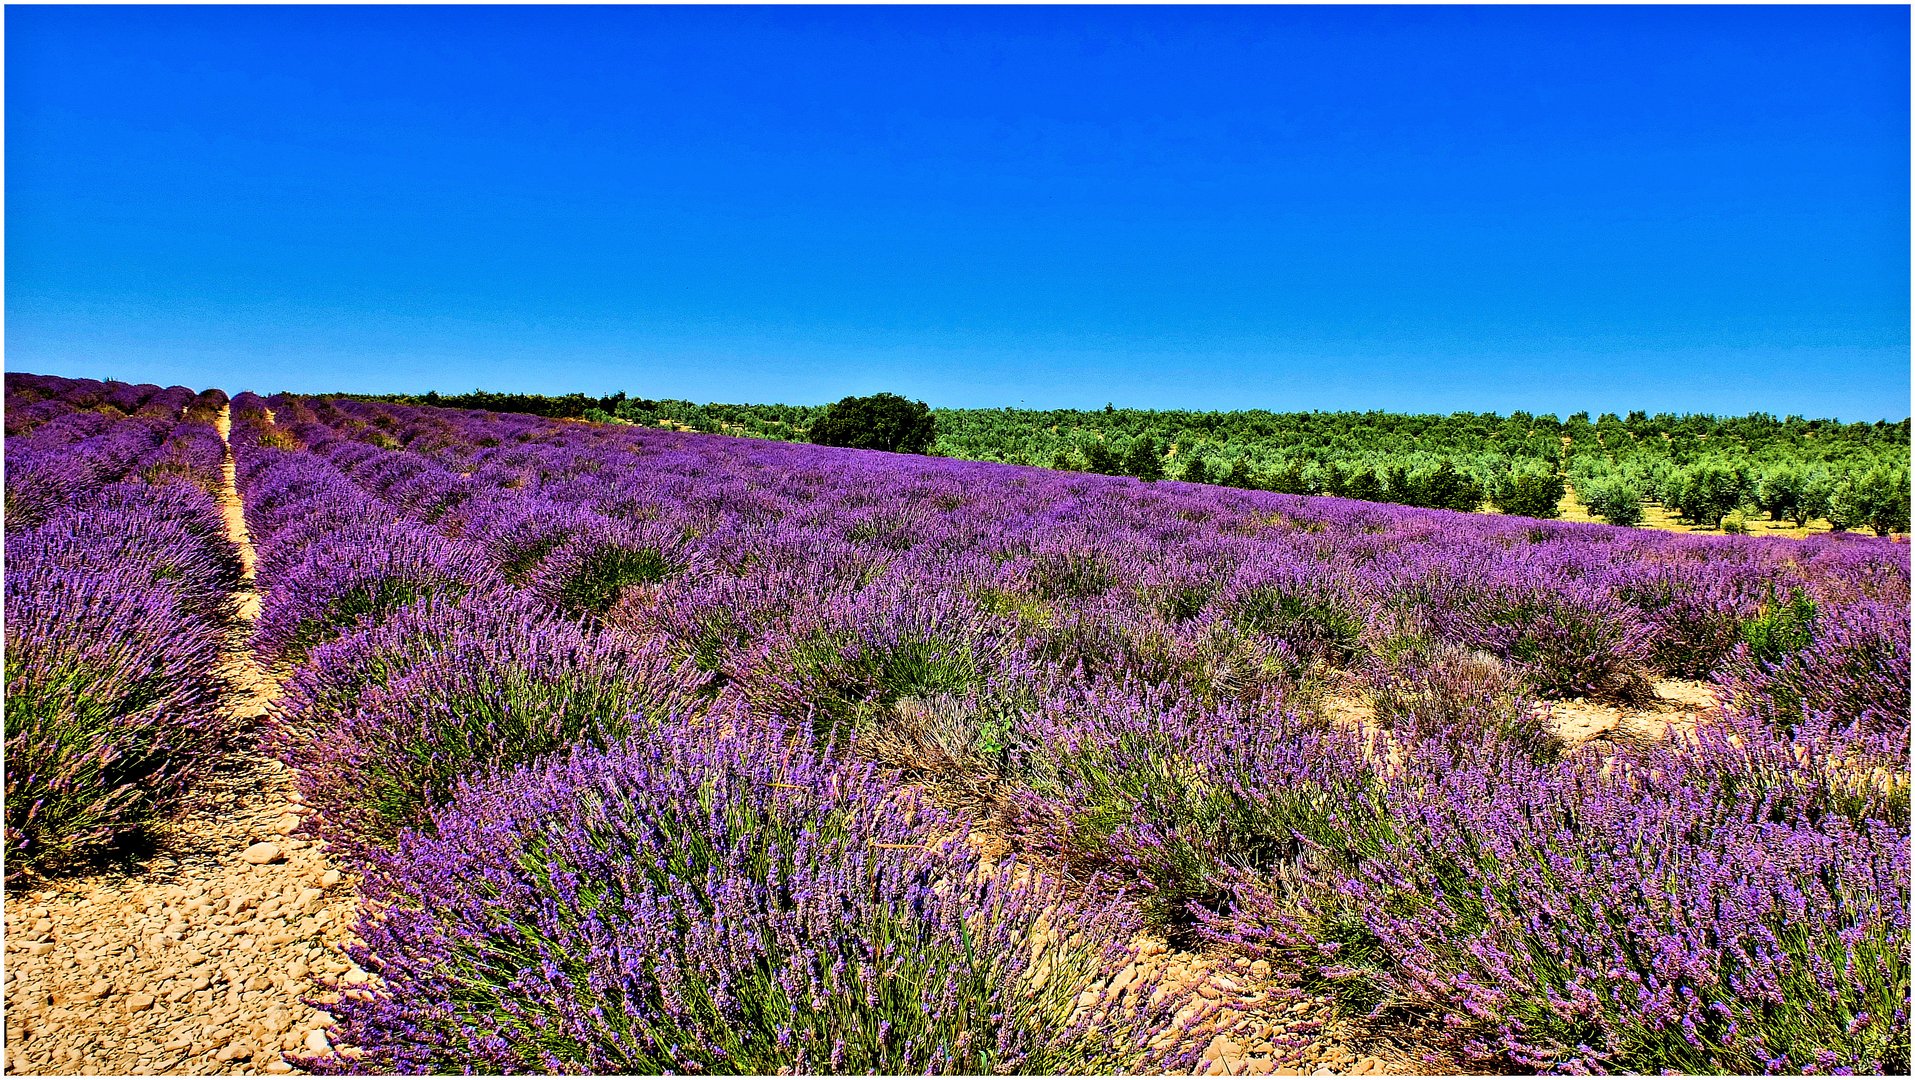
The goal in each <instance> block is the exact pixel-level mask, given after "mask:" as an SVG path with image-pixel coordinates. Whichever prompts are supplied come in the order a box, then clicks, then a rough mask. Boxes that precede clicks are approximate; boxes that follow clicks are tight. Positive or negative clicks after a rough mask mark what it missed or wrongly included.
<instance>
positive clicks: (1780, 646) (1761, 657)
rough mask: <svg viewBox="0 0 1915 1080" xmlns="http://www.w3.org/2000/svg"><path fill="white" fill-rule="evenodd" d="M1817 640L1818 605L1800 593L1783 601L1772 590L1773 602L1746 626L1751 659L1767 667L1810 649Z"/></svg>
mask: <svg viewBox="0 0 1915 1080" xmlns="http://www.w3.org/2000/svg"><path fill="white" fill-rule="evenodd" d="M1814 639H1815V601H1814V600H1812V599H1810V598H1809V596H1808V595H1807V594H1806V593H1804V592H1803V591H1802V590H1800V589H1792V590H1790V592H1789V598H1788V599H1787V600H1786V601H1780V600H1777V598H1776V596H1775V590H1774V588H1773V587H1771V588H1770V590H1769V602H1768V603H1766V604H1764V605H1762V610H1761V611H1760V612H1758V613H1757V614H1756V615H1755V617H1754V618H1751V619H1748V620H1746V621H1744V622H1743V624H1742V640H1743V641H1744V642H1747V643H1748V646H1749V656H1750V657H1751V658H1752V659H1754V660H1756V661H1758V662H1760V663H1764V664H1773V663H1776V662H1778V661H1780V660H1781V659H1782V658H1783V657H1784V656H1785V655H1787V654H1788V653H1792V652H1797V651H1800V650H1802V649H1806V648H1808V647H1809V643H1810V642H1812V641H1813V640H1814Z"/></svg>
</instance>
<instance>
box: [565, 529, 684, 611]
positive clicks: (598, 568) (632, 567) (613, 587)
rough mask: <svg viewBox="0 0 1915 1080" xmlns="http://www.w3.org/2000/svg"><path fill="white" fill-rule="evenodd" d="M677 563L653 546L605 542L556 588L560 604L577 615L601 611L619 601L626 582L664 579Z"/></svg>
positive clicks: (639, 582) (648, 582)
mask: <svg viewBox="0 0 1915 1080" xmlns="http://www.w3.org/2000/svg"><path fill="white" fill-rule="evenodd" d="M678 569H679V567H678V564H677V563H675V562H673V561H672V560H671V558H669V557H668V556H666V555H665V553H663V552H661V551H659V550H658V549H657V548H654V547H641V548H624V547H618V546H615V545H609V544H608V545H605V546H603V547H600V548H597V549H595V550H593V551H591V552H589V553H588V554H587V555H586V556H585V557H584V558H583V559H581V560H579V564H578V566H577V567H575V568H574V569H573V570H572V571H571V572H570V573H568V574H566V575H565V578H564V580H563V581H561V582H560V583H559V585H558V588H557V589H556V590H554V595H553V599H554V600H555V601H556V602H557V603H558V606H559V607H560V608H561V609H562V610H564V611H566V612H569V613H571V614H574V615H600V614H603V613H604V612H605V611H606V610H608V609H609V608H610V607H611V606H612V605H613V604H615V603H617V602H618V597H619V593H621V592H623V591H624V590H625V587H626V586H627V585H641V584H650V583H652V582H658V581H663V580H665V579H666V578H668V577H670V576H672V575H673V574H675V573H677V572H678Z"/></svg>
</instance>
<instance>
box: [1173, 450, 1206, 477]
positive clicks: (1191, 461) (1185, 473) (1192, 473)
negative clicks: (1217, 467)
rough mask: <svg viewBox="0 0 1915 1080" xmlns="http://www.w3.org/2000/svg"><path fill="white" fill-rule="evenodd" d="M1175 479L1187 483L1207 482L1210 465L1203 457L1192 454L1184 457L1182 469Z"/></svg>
mask: <svg viewBox="0 0 1915 1080" xmlns="http://www.w3.org/2000/svg"><path fill="white" fill-rule="evenodd" d="M1177 479H1179V480H1182V481H1184V482H1185V483H1189V484H1208V483H1210V466H1209V465H1208V464H1207V463H1205V461H1204V459H1203V458H1201V457H1199V456H1197V455H1196V454H1192V455H1190V456H1189V457H1188V458H1186V459H1184V466H1183V469H1182V471H1180V472H1179V473H1178V474H1177Z"/></svg>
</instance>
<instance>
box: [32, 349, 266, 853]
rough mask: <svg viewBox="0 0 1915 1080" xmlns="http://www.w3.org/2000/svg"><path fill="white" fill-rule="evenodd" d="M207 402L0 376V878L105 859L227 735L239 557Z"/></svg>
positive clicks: (154, 819)
mask: <svg viewBox="0 0 1915 1080" xmlns="http://www.w3.org/2000/svg"><path fill="white" fill-rule="evenodd" d="M225 402H226V397H225V395H224V394H222V393H220V392H219V391H208V392H206V393H204V394H195V393H194V392H193V391H191V390H188V389H186V388H185V387H179V386H175V387H168V388H165V389H162V388H160V387H158V386H150V385H144V386H132V385H128V384H125V383H101V382H96V381H93V380H70V379H58V378H52V377H46V376H32V375H19V374H11V373H10V374H8V376H7V379H6V433H7V439H6V458H7V471H6V733H7V760H6V830H7V832H6V853H7V871H8V874H9V875H10V876H18V875H19V874H21V873H23V872H34V871H48V870H53V869H56V868H58V867H60V866H62V865H73V864H76V863H78V862H81V861H83V860H87V859H90V858H94V857H98V856H101V855H103V854H106V853H108V852H110V851H111V850H112V849H113V848H114V847H115V845H118V844H121V843H123V842H125V841H126V840H128V839H130V838H133V837H135V836H137V835H139V834H140V833H142V832H143V831H145V830H147V829H149V828H151V827H152V826H153V825H154V824H156V823H158V822H161V821H164V820H166V819H168V818H170V817H172V816H174V815H176V814H178V813H179V812H180V811H181V810H182V808H183V807H184V806H185V805H186V801H187V799H188V798H189V797H190V795H191V793H192V792H193V790H194V786H195V784H196V783H197V782H198V781H199V780H200V779H202V778H203V777H205V776H206V775H207V774H208V772H209V771H210V770H211V769H212V768H213V767H214V766H215V765H216V763H217V760H218V754H219V751H220V749H221V747H222V745H223V744H224V742H225V740H226V739H227V737H228V736H229V735H230V734H231V721H230V719H229V715H228V713H227V711H226V710H225V708H224V707H223V698H224V695H225V693H226V687H225V685H224V682H223V681H222V680H223V676H222V673H221V669H220V666H219V665H220V661H221V656H222V653H223V651H224V649H225V648H226V647H227V646H228V644H229V640H230V639H229V635H230V632H231V628H232V617H233V607H232V604H233V601H232V593H233V590H234V589H235V588H237V586H238V581H239V564H238V558H237V554H236V552H235V551H234V549H233V547H232V545H231V544H230V543H229V542H228V541H227V539H226V535H225V531H224V527H223V524H222V521H221V517H220V512H219V507H218V504H217V502H216V500H215V494H214V493H215V492H217V491H218V489H219V484H220V463H221V460H222V458H223V456H224V447H223V444H222V442H221V440H220V437H219V433H218V431H217V430H216V429H215V428H214V426H213V419H214V418H215V417H216V416H217V415H218V414H219V412H220V410H221V409H222V407H223V406H224V405H225Z"/></svg>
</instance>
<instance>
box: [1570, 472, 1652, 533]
mask: <svg viewBox="0 0 1915 1080" xmlns="http://www.w3.org/2000/svg"><path fill="white" fill-rule="evenodd" d="M1576 494H1577V495H1578V496H1579V497H1581V499H1582V501H1583V505H1585V506H1587V507H1589V512H1590V513H1591V514H1593V515H1595V516H1596V517H1599V518H1601V519H1602V520H1604V521H1607V522H1608V523H1609V524H1611V525H1640V524H1642V491H1641V489H1639V488H1637V487H1636V486H1635V485H1633V484H1631V483H1630V482H1629V481H1628V480H1627V479H1625V478H1623V477H1621V476H1611V477H1606V478H1604V479H1601V480H1594V481H1590V482H1589V483H1586V484H1584V485H1582V486H1580V487H1578V488H1577V489H1576Z"/></svg>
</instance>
